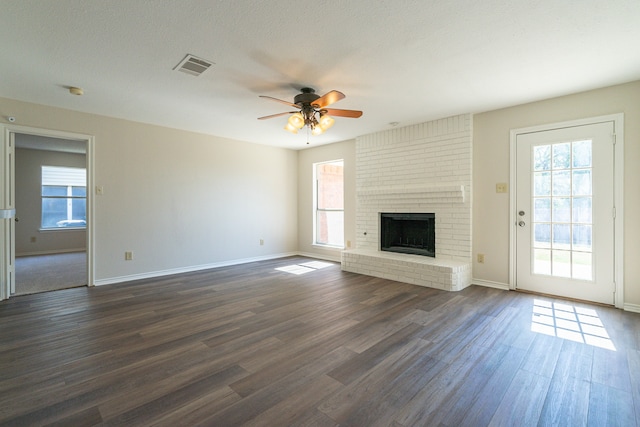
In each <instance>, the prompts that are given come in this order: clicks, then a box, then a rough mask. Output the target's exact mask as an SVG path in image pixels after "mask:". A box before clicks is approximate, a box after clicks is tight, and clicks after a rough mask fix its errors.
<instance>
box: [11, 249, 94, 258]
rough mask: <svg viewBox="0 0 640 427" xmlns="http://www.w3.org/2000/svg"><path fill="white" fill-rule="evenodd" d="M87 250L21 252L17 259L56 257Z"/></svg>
mask: <svg viewBox="0 0 640 427" xmlns="http://www.w3.org/2000/svg"><path fill="white" fill-rule="evenodd" d="M86 251H87V249H86V248H75V249H59V250H50V251H37V252H20V253H19V254H16V258H19V257H23V256H34V255H55V254H68V253H72V252H86Z"/></svg>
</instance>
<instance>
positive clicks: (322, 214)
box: [316, 211, 344, 246]
mask: <svg viewBox="0 0 640 427" xmlns="http://www.w3.org/2000/svg"><path fill="white" fill-rule="evenodd" d="M316 243H320V244H323V245H333V246H344V212H343V211H318V212H317V216H316Z"/></svg>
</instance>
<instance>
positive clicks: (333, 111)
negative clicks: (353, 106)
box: [322, 108, 362, 119]
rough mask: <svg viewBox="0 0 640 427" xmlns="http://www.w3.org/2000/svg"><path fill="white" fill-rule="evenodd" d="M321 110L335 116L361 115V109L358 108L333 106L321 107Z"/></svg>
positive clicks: (355, 116)
mask: <svg viewBox="0 0 640 427" xmlns="http://www.w3.org/2000/svg"><path fill="white" fill-rule="evenodd" d="M322 111H326V113H327V114H328V115H330V116H336V117H350V118H352V119H357V118H358V117H360V116H362V111H358V110H338V109H335V108H323V109H322Z"/></svg>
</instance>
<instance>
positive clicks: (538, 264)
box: [533, 249, 551, 275]
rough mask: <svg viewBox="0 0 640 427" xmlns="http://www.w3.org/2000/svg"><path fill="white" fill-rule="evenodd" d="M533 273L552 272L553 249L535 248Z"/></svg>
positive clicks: (548, 273)
mask: <svg viewBox="0 0 640 427" xmlns="http://www.w3.org/2000/svg"><path fill="white" fill-rule="evenodd" d="M533 273H534V274H547V275H550V274H551V251H550V250H548V249H534V250H533Z"/></svg>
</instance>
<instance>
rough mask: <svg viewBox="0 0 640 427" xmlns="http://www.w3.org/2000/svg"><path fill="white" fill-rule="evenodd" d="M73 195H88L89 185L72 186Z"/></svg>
mask: <svg viewBox="0 0 640 427" xmlns="http://www.w3.org/2000/svg"><path fill="white" fill-rule="evenodd" d="M71 195H72V196H73V197H87V187H71Z"/></svg>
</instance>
